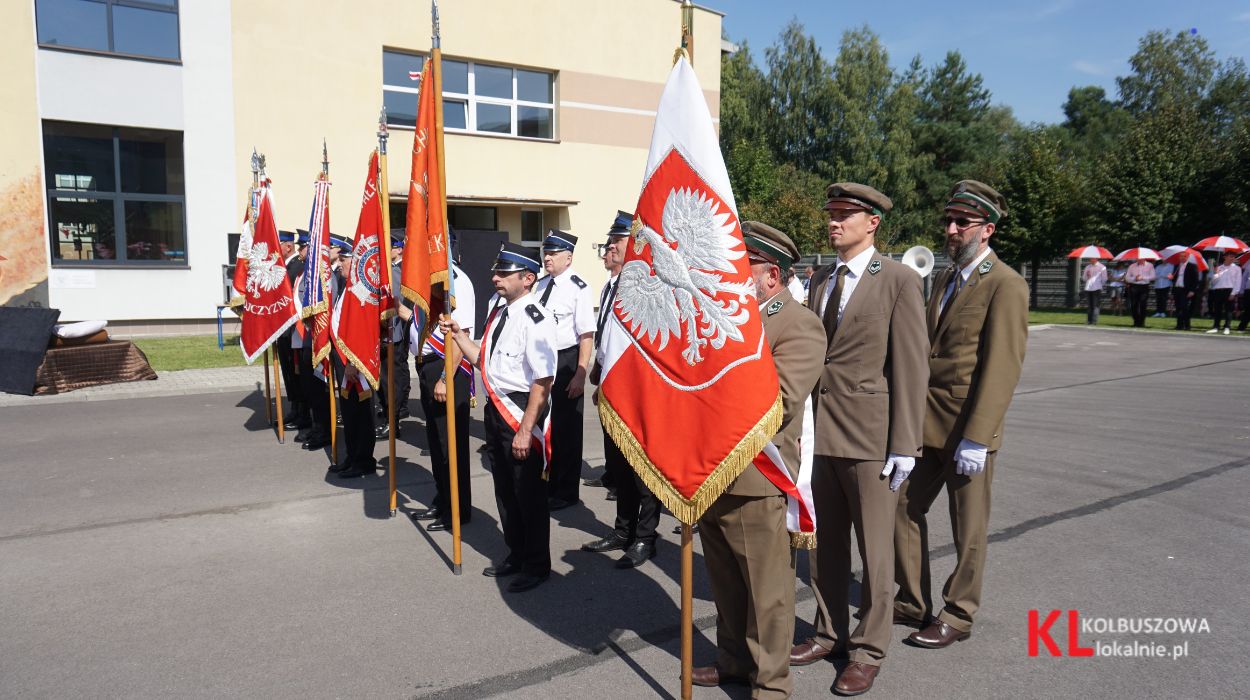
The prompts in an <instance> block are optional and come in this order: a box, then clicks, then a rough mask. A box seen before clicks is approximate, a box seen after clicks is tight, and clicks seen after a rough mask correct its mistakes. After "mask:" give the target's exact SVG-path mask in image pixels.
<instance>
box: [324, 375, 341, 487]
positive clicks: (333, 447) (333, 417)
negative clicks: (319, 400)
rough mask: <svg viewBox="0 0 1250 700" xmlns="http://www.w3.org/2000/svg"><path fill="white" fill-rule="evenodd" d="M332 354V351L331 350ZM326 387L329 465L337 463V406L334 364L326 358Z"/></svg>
mask: <svg viewBox="0 0 1250 700" xmlns="http://www.w3.org/2000/svg"><path fill="white" fill-rule="evenodd" d="M331 352H333V350H331ZM325 363H326V386H327V387H328V388H329V389H330V391H329V394H330V464H332V465H334V464H338V463H339V405H338V397H337V396H335V394H337V393H338V390H337V388H336V387H335V384H334V363H333V362H330V358H328V357H327V358H326V360H325Z"/></svg>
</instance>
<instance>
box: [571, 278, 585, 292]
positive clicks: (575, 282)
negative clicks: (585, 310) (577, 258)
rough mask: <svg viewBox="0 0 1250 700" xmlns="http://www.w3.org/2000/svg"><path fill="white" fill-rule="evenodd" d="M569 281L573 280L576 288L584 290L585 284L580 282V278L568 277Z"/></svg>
mask: <svg viewBox="0 0 1250 700" xmlns="http://www.w3.org/2000/svg"><path fill="white" fill-rule="evenodd" d="M569 279H571V280H573V284H575V285H577V286H578V288H580V289H585V288H586V283H585V282H583V281H582V278H581V277H578V276H577V275H569Z"/></svg>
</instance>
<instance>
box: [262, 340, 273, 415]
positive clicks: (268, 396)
mask: <svg viewBox="0 0 1250 700" xmlns="http://www.w3.org/2000/svg"><path fill="white" fill-rule="evenodd" d="M264 365H265V424H266V425H268V426H269V427H271V428H272V427H273V390H272V389H270V388H269V348H265V362H264Z"/></svg>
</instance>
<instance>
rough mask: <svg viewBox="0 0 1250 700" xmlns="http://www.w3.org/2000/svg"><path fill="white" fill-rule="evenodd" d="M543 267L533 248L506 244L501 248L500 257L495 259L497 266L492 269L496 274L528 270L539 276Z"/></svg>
mask: <svg viewBox="0 0 1250 700" xmlns="http://www.w3.org/2000/svg"><path fill="white" fill-rule="evenodd" d="M541 267H542V264H541V263H539V262H538V257H537V256H536V255H535V254H534V249H533V248H527V247H525V246H523V245H520V244H519V243H504V244H503V245H501V246H499V257H497V258H495V264H494V265H493V266H492V267H491V269H492V270H494V271H495V272H517V271H518V270H526V271H529V272H532V273H534V274H536V275H537V274H538V270H539V268H541Z"/></svg>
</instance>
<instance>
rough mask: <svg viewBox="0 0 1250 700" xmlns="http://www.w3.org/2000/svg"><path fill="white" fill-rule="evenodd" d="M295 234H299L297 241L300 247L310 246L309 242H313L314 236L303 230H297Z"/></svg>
mask: <svg viewBox="0 0 1250 700" xmlns="http://www.w3.org/2000/svg"><path fill="white" fill-rule="evenodd" d="M295 233H296V234H297V236H296V241H297V242H298V243H299V244H300V245H308V242H309V241H311V240H312V236H311V235H310V234H309V233H308V232H307V231H305V230H304V229H302V228H297V229H295Z"/></svg>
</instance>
